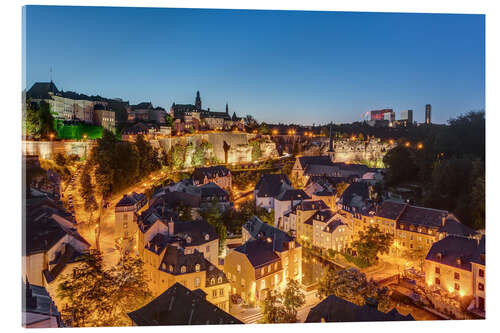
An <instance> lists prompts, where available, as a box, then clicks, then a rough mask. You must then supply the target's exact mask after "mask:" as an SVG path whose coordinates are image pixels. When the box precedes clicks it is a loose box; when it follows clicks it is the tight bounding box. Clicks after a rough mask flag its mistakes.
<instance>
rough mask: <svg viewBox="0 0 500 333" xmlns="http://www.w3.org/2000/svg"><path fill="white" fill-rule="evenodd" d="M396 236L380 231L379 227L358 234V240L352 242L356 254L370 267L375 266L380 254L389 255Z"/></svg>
mask: <svg viewBox="0 0 500 333" xmlns="http://www.w3.org/2000/svg"><path fill="white" fill-rule="evenodd" d="M393 238H394V236H393V235H391V234H388V233H384V232H382V231H380V230H379V228H378V226H375V227H372V226H370V227H368V230H366V231H360V232H359V233H358V239H357V240H355V241H354V242H352V245H351V246H352V248H353V249H355V250H356V254H357V256H358V257H360V258H361V259H362V260H363V261H364V262H366V263H367V264H368V265H373V264H374V263H375V262H376V261H377V259H378V257H377V256H378V255H379V254H383V253H389V249H390V247H391V245H392V242H393Z"/></svg>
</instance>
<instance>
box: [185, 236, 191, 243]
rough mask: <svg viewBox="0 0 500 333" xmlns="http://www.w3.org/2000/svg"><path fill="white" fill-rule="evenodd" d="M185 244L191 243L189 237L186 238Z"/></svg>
mask: <svg viewBox="0 0 500 333" xmlns="http://www.w3.org/2000/svg"><path fill="white" fill-rule="evenodd" d="M186 243H188V244H190V243H191V237H189V236H187V237H186Z"/></svg>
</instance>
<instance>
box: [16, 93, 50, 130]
mask: <svg viewBox="0 0 500 333" xmlns="http://www.w3.org/2000/svg"><path fill="white" fill-rule="evenodd" d="M22 125H23V134H24V135H26V136H30V137H33V138H35V139H42V138H48V137H49V135H50V134H53V133H54V117H53V116H52V112H51V111H50V104H48V103H47V102H45V101H41V102H40V103H39V104H38V106H37V105H35V103H31V101H30V100H28V101H27V102H26V108H25V110H24V112H23V121H22Z"/></svg>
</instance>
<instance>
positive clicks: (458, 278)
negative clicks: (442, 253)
mask: <svg viewBox="0 0 500 333" xmlns="http://www.w3.org/2000/svg"><path fill="white" fill-rule="evenodd" d="M454 277H455V280H460V273H457V272H455V274H454Z"/></svg>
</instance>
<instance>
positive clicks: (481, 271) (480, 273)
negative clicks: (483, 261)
mask: <svg viewBox="0 0 500 333" xmlns="http://www.w3.org/2000/svg"><path fill="white" fill-rule="evenodd" d="M478 273H479V276H480V277H484V269H479V272H478Z"/></svg>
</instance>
